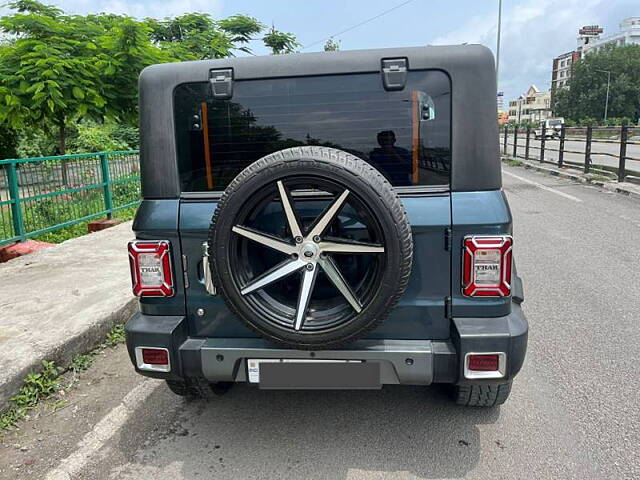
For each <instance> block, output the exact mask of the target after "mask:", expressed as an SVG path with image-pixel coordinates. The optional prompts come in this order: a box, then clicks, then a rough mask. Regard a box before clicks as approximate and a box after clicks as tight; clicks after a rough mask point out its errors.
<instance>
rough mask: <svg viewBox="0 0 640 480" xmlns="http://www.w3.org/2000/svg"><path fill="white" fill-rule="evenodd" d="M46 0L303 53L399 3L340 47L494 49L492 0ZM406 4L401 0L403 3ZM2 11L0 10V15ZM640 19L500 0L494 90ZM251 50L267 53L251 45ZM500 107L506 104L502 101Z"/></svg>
mask: <svg viewBox="0 0 640 480" xmlns="http://www.w3.org/2000/svg"><path fill="white" fill-rule="evenodd" d="M405 2H407V0H386V1H382V0H348V1H347V0H304V1H300V0H297V1H285V0H268V1H265V0H233V1H231V0H164V1H158V0H128V1H127V0H44V3H50V4H55V5H57V6H58V7H60V8H62V9H63V10H64V11H65V12H67V13H77V14H85V13H97V12H109V13H120V14H127V15H130V16H133V17H138V18H144V17H153V18H163V17H165V16H175V15H179V14H181V13H185V12H193V11H197V12H207V13H210V14H211V15H213V16H214V18H224V17H227V16H230V15H233V14H236V13H243V14H248V15H251V16H253V17H256V18H257V19H258V20H260V21H262V22H263V23H265V24H268V25H271V24H273V25H275V27H276V28H277V29H278V30H282V31H287V32H291V33H294V34H295V35H296V36H297V37H298V40H299V41H300V43H301V44H302V45H303V47H307V48H303V51H305V52H307V51H309V52H312V51H320V50H322V46H323V44H324V39H325V38H327V37H329V36H331V35H334V34H336V33H338V32H342V31H343V30H346V29H349V28H350V27H353V26H356V25H357V24H359V23H361V22H364V21H365V20H367V19H370V18H371V17H374V16H376V15H378V14H381V13H383V12H385V11H386V10H389V9H391V8H393V7H394V6H399V7H398V8H396V9H394V10H393V11H391V12H389V13H386V14H384V15H382V16H380V17H379V18H377V19H374V20H372V21H370V22H368V23H366V24H364V25H361V26H358V27H356V28H353V29H352V30H350V31H348V32H346V33H344V34H342V35H338V36H336V37H335V39H336V40H339V41H340V49H341V50H353V49H361V48H381V47H400V46H418V45H446V44H460V43H481V44H483V45H486V46H487V47H489V48H491V49H492V50H493V51H494V54H495V50H496V33H497V18H498V0H411V1H408V2H407V3H406V4H405ZM403 4H404V5H403ZM5 12H6V8H2V7H0V13H5ZM630 16H640V0H504V1H503V13H502V34H501V39H502V41H501V45H502V46H501V52H500V77H499V82H498V90H502V91H504V95H505V100H510V99H512V98H515V97H517V96H518V95H520V94H522V93H523V92H525V91H526V89H527V88H528V86H529V85H530V84H535V85H536V86H537V87H538V88H539V89H540V90H548V89H549V88H550V83H551V64H552V60H553V57H555V56H558V55H560V54H562V53H565V52H568V51H571V50H573V49H575V46H576V36H577V31H578V28H580V27H581V26H582V25H593V24H598V25H600V26H602V27H604V29H605V34H607V33H609V34H612V33H615V32H617V31H618V29H619V27H618V24H619V23H620V21H621V20H622V19H623V18H626V17H630ZM254 43H255V45H253V50H254V52H255V53H256V54H266V53H268V52H267V50H266V49H265V48H264V47H263V46H262V44H261V42H259V41H256V42H254ZM505 104H506V102H505Z"/></svg>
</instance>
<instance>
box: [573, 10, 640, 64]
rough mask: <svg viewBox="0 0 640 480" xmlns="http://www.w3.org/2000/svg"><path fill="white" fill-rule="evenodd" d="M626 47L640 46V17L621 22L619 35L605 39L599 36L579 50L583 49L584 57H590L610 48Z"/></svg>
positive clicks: (608, 36)
mask: <svg viewBox="0 0 640 480" xmlns="http://www.w3.org/2000/svg"><path fill="white" fill-rule="evenodd" d="M583 28H585V27H583ZM600 33H602V29H600ZM578 41H579V42H580V37H578ZM625 45H640V17H629V18H625V19H624V20H622V22H620V31H619V32H618V33H614V34H612V35H606V36H604V37H600V35H599V34H598V35H597V36H595V37H592V38H590V39H589V41H588V42H586V43H584V44H583V45H579V46H578V48H581V49H582V55H588V54H589V53H594V52H598V51H600V50H602V49H603V48H605V47H608V46H616V47H624V46H625Z"/></svg>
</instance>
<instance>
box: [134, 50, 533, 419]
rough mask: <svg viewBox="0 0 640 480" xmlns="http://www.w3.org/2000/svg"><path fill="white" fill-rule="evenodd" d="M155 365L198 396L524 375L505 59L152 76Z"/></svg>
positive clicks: (148, 282) (430, 54) (143, 241)
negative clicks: (501, 138)
mask: <svg viewBox="0 0 640 480" xmlns="http://www.w3.org/2000/svg"><path fill="white" fill-rule="evenodd" d="M140 133H141V149H140V155H141V176H142V192H143V201H142V204H141V205H140V208H139V210H138V212H137V215H136V217H135V220H134V223H133V230H134V231H135V237H136V239H135V240H133V241H132V242H130V244H129V247H128V253H129V260H130V264H131V275H132V282H133V293H134V294H135V295H137V296H138V297H139V299H140V300H139V302H140V310H139V312H138V313H136V314H135V315H134V316H133V317H132V318H131V319H130V320H129V321H128V323H127V324H126V334H127V347H128V351H129V355H130V357H131V361H132V362H133V365H134V366H135V369H136V371H137V372H139V373H140V374H142V375H146V376H149V377H155V378H161V379H164V380H166V382H167V384H168V386H169V388H170V389H171V390H172V391H173V392H175V393H176V394H178V395H185V396H203V395H208V394H210V393H212V392H214V393H216V392H218V393H220V392H223V391H224V390H225V389H227V388H228V387H229V386H230V385H231V384H233V383H235V382H243V383H248V384H254V385H256V386H257V387H259V388H263V389H376V388H381V386H382V385H386V384H404V385H430V384H435V383H439V384H449V385H450V389H451V391H452V392H453V398H454V400H455V401H456V402H457V403H459V404H462V405H473V406H487V407H489V406H494V405H499V404H501V403H503V402H504V401H505V400H506V399H507V397H508V396H509V392H510V389H511V384H512V381H513V378H514V377H515V376H516V374H517V373H518V372H519V370H520V368H521V367H522V364H523V361H524V357H525V350H526V345H527V332H528V325H527V321H526V319H525V317H524V315H523V312H522V309H521V307H520V304H521V302H522V301H523V292H522V282H521V280H520V278H519V277H518V276H517V273H516V269H515V263H514V256H513V238H512V235H511V233H512V219H511V213H510V211H509V205H508V204H507V200H506V198H505V195H504V193H503V191H502V188H501V186H502V179H501V167H500V156H499V150H498V149H499V146H498V143H499V142H498V125H497V122H496V79H495V67H494V61H493V56H492V54H491V52H490V51H489V50H488V49H486V48H484V47H482V46H477V45H461V46H444V47H419V48H394V49H382V50H362V51H345V52H323V53H310V54H292V55H275V56H268V57H244V58H226V59H220V60H205V61H198V62H186V63H171V64H166V65H154V66H151V67H148V68H146V69H145V70H144V71H143V72H142V74H141V75H140Z"/></svg>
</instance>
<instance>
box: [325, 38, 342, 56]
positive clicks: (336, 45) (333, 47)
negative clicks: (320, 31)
mask: <svg viewBox="0 0 640 480" xmlns="http://www.w3.org/2000/svg"><path fill="white" fill-rule="evenodd" d="M338 50H340V40H338V41H335V40H334V39H333V38H332V37H330V38H329V39H328V40H327V41H326V42H325V44H324V51H325V52H337V51H338Z"/></svg>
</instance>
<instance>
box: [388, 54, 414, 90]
mask: <svg viewBox="0 0 640 480" xmlns="http://www.w3.org/2000/svg"><path fill="white" fill-rule="evenodd" d="M407 67H408V65H407V59H406V58H387V59H384V60H382V84H383V85H384V89H385V90H402V89H403V88H404V85H405V84H406V83H407Z"/></svg>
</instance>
